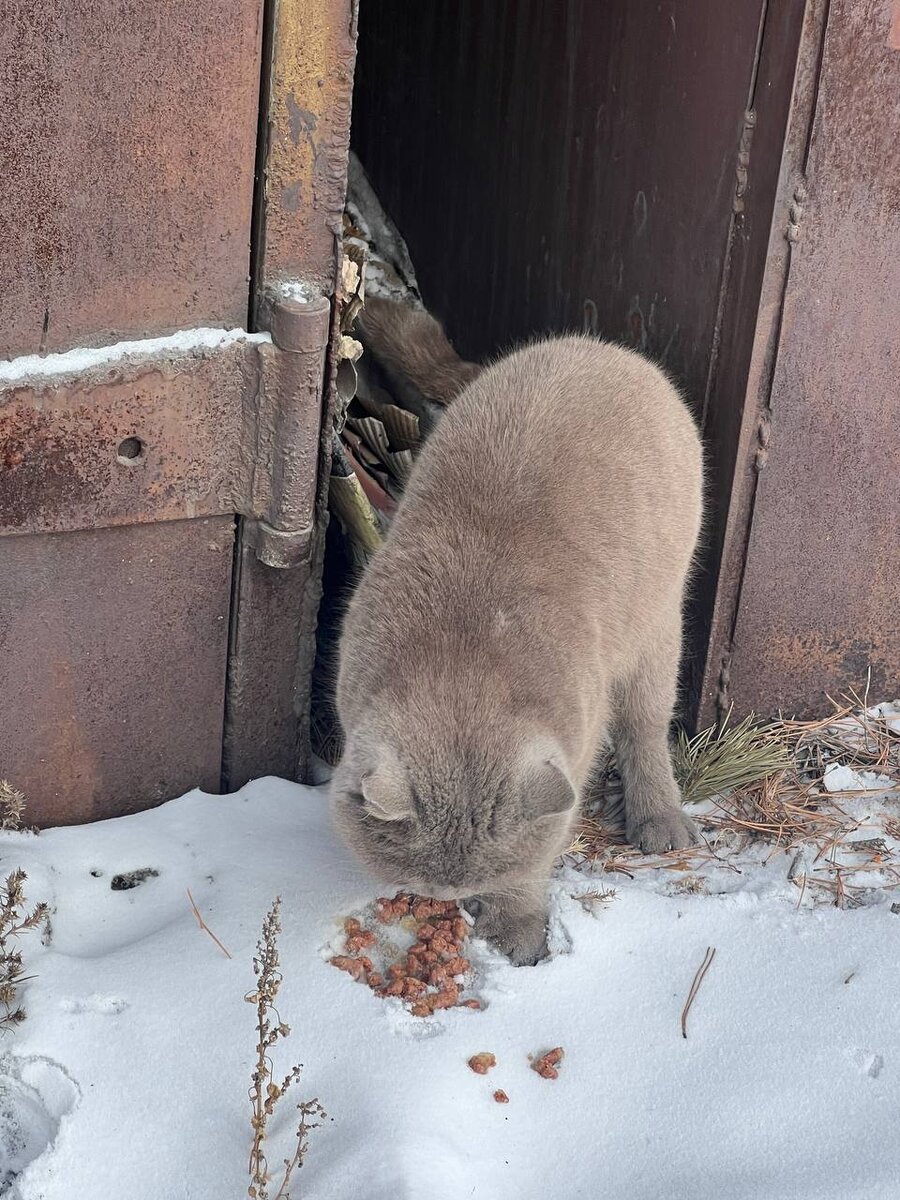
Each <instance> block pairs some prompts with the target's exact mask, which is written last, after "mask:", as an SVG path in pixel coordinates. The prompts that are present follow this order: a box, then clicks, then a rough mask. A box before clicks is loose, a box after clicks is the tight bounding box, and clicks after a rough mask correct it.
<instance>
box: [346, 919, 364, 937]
mask: <svg viewBox="0 0 900 1200" xmlns="http://www.w3.org/2000/svg"><path fill="white" fill-rule="evenodd" d="M361 928H362V926H361V925H360V923H359V921H357V919H356V918H355V917H348V918H347V920H346V921H345V922H344V932H345V933H346V934H348V935H349V936H350V937H353V935H354V934H356V933H359V931H360V929H361Z"/></svg>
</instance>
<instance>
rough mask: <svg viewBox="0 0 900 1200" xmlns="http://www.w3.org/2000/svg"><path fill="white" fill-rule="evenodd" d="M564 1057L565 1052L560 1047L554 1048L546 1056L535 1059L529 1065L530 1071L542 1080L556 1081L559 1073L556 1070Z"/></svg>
mask: <svg viewBox="0 0 900 1200" xmlns="http://www.w3.org/2000/svg"><path fill="white" fill-rule="evenodd" d="M564 1055H565V1051H564V1050H563V1048H562V1046H555V1047H554V1048H553V1049H552V1050H548V1051H547V1052H546V1054H542V1055H541V1056H540V1058H536V1059H535V1060H534V1062H533V1063H532V1064H531V1069H532V1070H533V1071H537V1073H538V1075H540V1077H541V1078H542V1079H558V1078H559V1071H557V1069H556V1068H557V1067H558V1066H559V1064H560V1063H561V1062H562V1060H563V1057H564Z"/></svg>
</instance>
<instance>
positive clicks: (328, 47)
mask: <svg viewBox="0 0 900 1200" xmlns="http://www.w3.org/2000/svg"><path fill="white" fill-rule="evenodd" d="M357 4H358V0H280V3H278V4H277V5H275V6H274V17H273V19H274V27H273V30H272V39H271V40H272V62H271V76H270V81H269V88H268V104H269V120H268V127H267V146H266V147H265V148H264V149H265V168H264V175H265V196H264V213H263V214H262V235H263V238H264V245H262V246H261V247H260V256H259V257H260V261H259V267H260V276H259V281H258V282H259V287H260V293H262V291H264V289H265V288H266V287H267V286H269V285H271V284H273V283H275V282H277V281H279V280H292V279H295V278H301V279H305V280H308V281H309V282H310V283H313V284H315V285H317V286H318V287H320V288H321V289H322V291H323V292H324V293H325V294H326V295H331V294H332V293H333V291H334V287H335V238H336V237H337V236H339V235H340V232H341V214H342V213H343V209H344V196H345V193H346V186H347V145H348V141H349V136H350V105H351V100H352V95H353V68H354V63H355V60H356V13H357Z"/></svg>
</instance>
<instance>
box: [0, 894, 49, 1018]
mask: <svg viewBox="0 0 900 1200" xmlns="http://www.w3.org/2000/svg"><path fill="white" fill-rule="evenodd" d="M26 878H27V877H26V875H25V872H24V871H13V873H12V874H11V875H9V876H7V879H6V882H5V883H3V884H0V1005H2V1006H3V1009H4V1011H3V1012H0V1029H12V1028H13V1027H14V1026H15V1025H21V1023H22V1022H23V1021H24V1020H25V1010H24V1008H22V1005H21V1004H20V1003H19V989H20V988H21V986H22V984H23V983H25V982H26V980H28V979H31V978H32V976H30V975H26V974H25V970H24V966H23V964H22V951H21V950H20V949H19V946H18V940H19V938H20V937H21V936H22V934H23V933H27V932H28V931H29V930H31V929H40V927H41V926H42V925H44V924H45V922H46V921H47V917H48V915H49V910H48V908H47V905H46V904H36V905H35V906H34V908H33V909H32V910H31V912H27V911H26V910H25V893H24V890H23V886H22V885H23V884H24V883H25V879H26Z"/></svg>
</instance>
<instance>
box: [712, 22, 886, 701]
mask: <svg viewBox="0 0 900 1200" xmlns="http://www.w3.org/2000/svg"><path fill="white" fill-rule="evenodd" d="M898 331H900V2H898V0H892V2H891V0H830V2H829V0H812V2H811V3H810V4H809V6H808V10H807V14H806V22H805V26H804V30H803V40H802V45H801V53H800V65H799V70H798V74H797V84H796V87H795V90H794V96H793V103H792V110H791V120H790V126H789V131H788V137H787V143H786V148H785V154H784V158H783V162H782V166H781V177H780V181H779V186H778V199H777V203H776V206H775V217H774V221H773V223H772V226H771V236H770V239H769V246H768V256H767V265H766V274H765V282H764V286H763V297H762V304H761V306H760V309H759V316H758V319H757V320H756V321H755V338H754V345H753V356H752V361H751V365H750V371H749V381H748V386H747V389H746V403H745V404H744V405H743V406H742V409H743V423H742V428H741V440H740V449H739V454H738V469H737V472H736V475H735V486H734V490H733V493H732V497H731V506H730V511H729V515H728V529H727V538H726V543H725V553H724V557H723V566H722V576H721V579H720V585H719V594H718V597H717V602H716V614H715V622H714V627H713V637H712V642H711V646H710V654H709V659H708V666H707V672H706V680H705V684H704V710H705V713H706V714H707V715H708V716H709V717H713V716H715V715H716V714H717V713H719V714H721V713H722V712H723V711H724V710H725V709H727V707H728V706H729V705H730V704H731V702H732V701H733V702H734V703H735V706H736V708H737V709H738V710H740V711H742V712H745V711H747V710H750V709H754V710H756V711H757V712H766V713H768V712H775V711H777V710H779V709H781V710H783V711H785V712H788V713H796V714H797V715H800V716H806V715H813V714H817V713H820V712H822V711H827V710H828V702H827V698H826V695H825V693H826V692H827V693H829V694H830V695H832V696H835V697H836V696H837V695H838V694H839V693H840V691H841V690H842V689H844V688H847V687H848V686H853V687H855V688H857V689H860V690H861V689H863V688H864V687H865V685H866V682H867V679H870V690H871V695H872V698H873V699H884V698H886V697H893V696H894V695H895V694H896V692H897V687H898V682H900V497H898V489H897V480H898V478H900V432H898V431H900V333H898ZM738 411H740V410H738Z"/></svg>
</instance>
